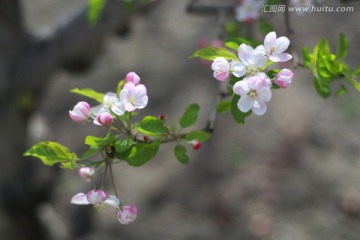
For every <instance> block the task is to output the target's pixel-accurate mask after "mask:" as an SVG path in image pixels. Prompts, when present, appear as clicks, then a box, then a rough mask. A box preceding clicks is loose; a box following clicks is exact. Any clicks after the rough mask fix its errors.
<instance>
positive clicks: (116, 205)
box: [104, 195, 120, 208]
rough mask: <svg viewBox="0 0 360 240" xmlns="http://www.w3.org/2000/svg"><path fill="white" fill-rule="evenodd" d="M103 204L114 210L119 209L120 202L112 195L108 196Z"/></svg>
mask: <svg viewBox="0 0 360 240" xmlns="http://www.w3.org/2000/svg"><path fill="white" fill-rule="evenodd" d="M104 204H106V205H109V206H111V207H114V208H119V206H120V200H119V199H118V198H117V197H116V196H114V195H109V197H108V198H107V199H105V200H104Z"/></svg>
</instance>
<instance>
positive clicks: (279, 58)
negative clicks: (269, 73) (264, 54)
mask: <svg viewBox="0 0 360 240" xmlns="http://www.w3.org/2000/svg"><path fill="white" fill-rule="evenodd" d="M269 59H270V60H271V61H273V62H287V61H289V60H290V59H292V56H291V55H290V54H288V53H274V54H273V55H270V56H269Z"/></svg>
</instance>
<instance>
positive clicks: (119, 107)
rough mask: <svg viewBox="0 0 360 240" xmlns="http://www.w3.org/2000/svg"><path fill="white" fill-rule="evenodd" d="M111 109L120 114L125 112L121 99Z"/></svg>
mask: <svg viewBox="0 0 360 240" xmlns="http://www.w3.org/2000/svg"><path fill="white" fill-rule="evenodd" d="M111 111H113V112H114V113H115V114H116V115H118V116H120V115H123V114H124V113H125V107H124V104H123V103H122V102H120V101H119V102H117V103H116V104H114V105H113V106H112V108H111Z"/></svg>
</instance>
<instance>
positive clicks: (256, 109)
mask: <svg viewBox="0 0 360 240" xmlns="http://www.w3.org/2000/svg"><path fill="white" fill-rule="evenodd" d="M289 44H290V41H289V39H288V38H287V37H279V38H277V37H276V33H275V32H270V33H268V34H267V35H266V37H265V40H264V45H259V46H257V47H256V48H255V49H254V48H252V47H251V46H249V45H246V44H244V43H243V44H241V45H240V46H239V49H238V57H239V60H232V61H231V62H229V61H228V60H226V59H225V58H223V57H217V58H215V59H214V61H213V63H212V65H211V68H212V70H213V71H214V74H213V75H214V78H216V79H217V80H219V81H225V80H227V79H228V78H229V76H230V74H233V75H234V76H235V77H236V78H242V79H241V80H240V81H237V82H236V83H235V84H234V85H233V92H234V93H235V94H237V95H239V96H240V99H239V101H238V103H237V107H238V109H239V110H240V111H242V112H248V111H250V110H252V112H253V113H254V114H256V115H263V114H264V113H265V112H266V110H267V103H268V102H269V101H270V100H271V88H272V82H274V83H275V84H276V85H277V86H278V87H280V88H286V87H288V86H289V85H290V83H291V81H292V79H293V78H294V74H293V73H292V71H291V70H289V69H282V70H281V71H279V72H278V74H277V75H276V76H275V77H274V78H273V79H270V78H269V77H268V75H267V74H266V73H265V72H264V71H265V70H266V69H267V67H268V66H270V65H271V64H273V63H278V62H286V61H288V60H290V59H291V58H292V56H291V55H290V54H288V53H286V52H285V50H286V49H287V48H288V47H289Z"/></svg>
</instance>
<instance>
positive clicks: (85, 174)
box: [79, 167, 95, 181]
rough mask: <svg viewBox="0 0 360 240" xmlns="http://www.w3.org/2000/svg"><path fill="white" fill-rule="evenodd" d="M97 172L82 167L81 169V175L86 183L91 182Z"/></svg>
mask: <svg viewBox="0 0 360 240" xmlns="http://www.w3.org/2000/svg"><path fill="white" fill-rule="evenodd" d="M94 173H95V170H94V169H93V168H89V167H82V168H80V169H79V175H80V177H82V178H83V179H84V180H86V181H90V179H91V177H92V176H93V175H94Z"/></svg>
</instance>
